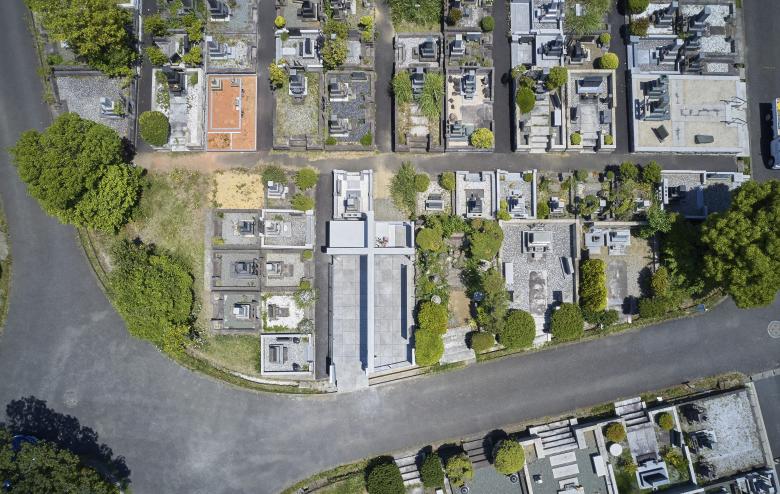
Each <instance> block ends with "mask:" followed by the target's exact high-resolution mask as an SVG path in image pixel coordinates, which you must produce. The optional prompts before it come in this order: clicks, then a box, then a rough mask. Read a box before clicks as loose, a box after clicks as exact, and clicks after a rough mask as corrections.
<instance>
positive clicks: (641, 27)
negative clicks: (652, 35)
mask: <svg viewBox="0 0 780 494" xmlns="http://www.w3.org/2000/svg"><path fill="white" fill-rule="evenodd" d="M649 29H650V19H648V18H647V17H642V18H641V19H635V20H633V21H631V22H630V23H629V24H628V32H629V33H630V34H631V36H639V37H643V36H647V31H648V30H649Z"/></svg>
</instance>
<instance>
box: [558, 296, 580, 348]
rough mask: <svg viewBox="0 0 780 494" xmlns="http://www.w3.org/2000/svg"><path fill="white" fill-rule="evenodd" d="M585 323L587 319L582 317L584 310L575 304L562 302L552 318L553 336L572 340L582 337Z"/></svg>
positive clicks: (561, 339) (562, 339) (559, 339)
mask: <svg viewBox="0 0 780 494" xmlns="http://www.w3.org/2000/svg"><path fill="white" fill-rule="evenodd" d="M584 325H585V321H584V320H583V319H582V312H581V311H580V308H579V307H577V306H576V305H574V304H561V305H560V307H558V309H557V310H555V311H554V312H553V315H552V319H551V320H550V329H551V331H552V335H553V338H555V339H556V340H558V341H571V340H576V339H577V338H580V337H581V336H582V333H583V329H584Z"/></svg>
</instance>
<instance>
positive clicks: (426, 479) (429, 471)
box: [420, 453, 444, 489]
mask: <svg viewBox="0 0 780 494" xmlns="http://www.w3.org/2000/svg"><path fill="white" fill-rule="evenodd" d="M420 481H422V484H423V486H424V487H427V488H429V489H436V488H437V487H444V470H442V468H441V458H439V455H438V454H437V453H431V454H429V455H428V456H426V457H425V459H424V460H423V462H422V465H420Z"/></svg>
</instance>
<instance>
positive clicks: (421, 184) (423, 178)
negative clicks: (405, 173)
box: [414, 173, 431, 194]
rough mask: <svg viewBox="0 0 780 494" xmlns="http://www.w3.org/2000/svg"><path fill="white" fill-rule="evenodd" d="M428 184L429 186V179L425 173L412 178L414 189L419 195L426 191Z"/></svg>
mask: <svg viewBox="0 0 780 494" xmlns="http://www.w3.org/2000/svg"><path fill="white" fill-rule="evenodd" d="M430 184H431V179H430V177H428V175H427V174H426V173H418V174H417V175H416V176H415V177H414V188H415V190H416V191H417V192H418V193H420V194H422V193H423V192H425V191H426V190H428V186H429V185H430Z"/></svg>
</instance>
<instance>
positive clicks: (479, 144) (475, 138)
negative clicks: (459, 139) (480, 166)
mask: <svg viewBox="0 0 780 494" xmlns="http://www.w3.org/2000/svg"><path fill="white" fill-rule="evenodd" d="M469 139H470V140H471V145H472V146H474V147H475V148H477V149H490V148H492V147H493V132H492V131H491V130H490V129H486V128H484V127H481V128H479V129H477V130H475V131H474V132H472V133H471V136H469Z"/></svg>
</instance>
